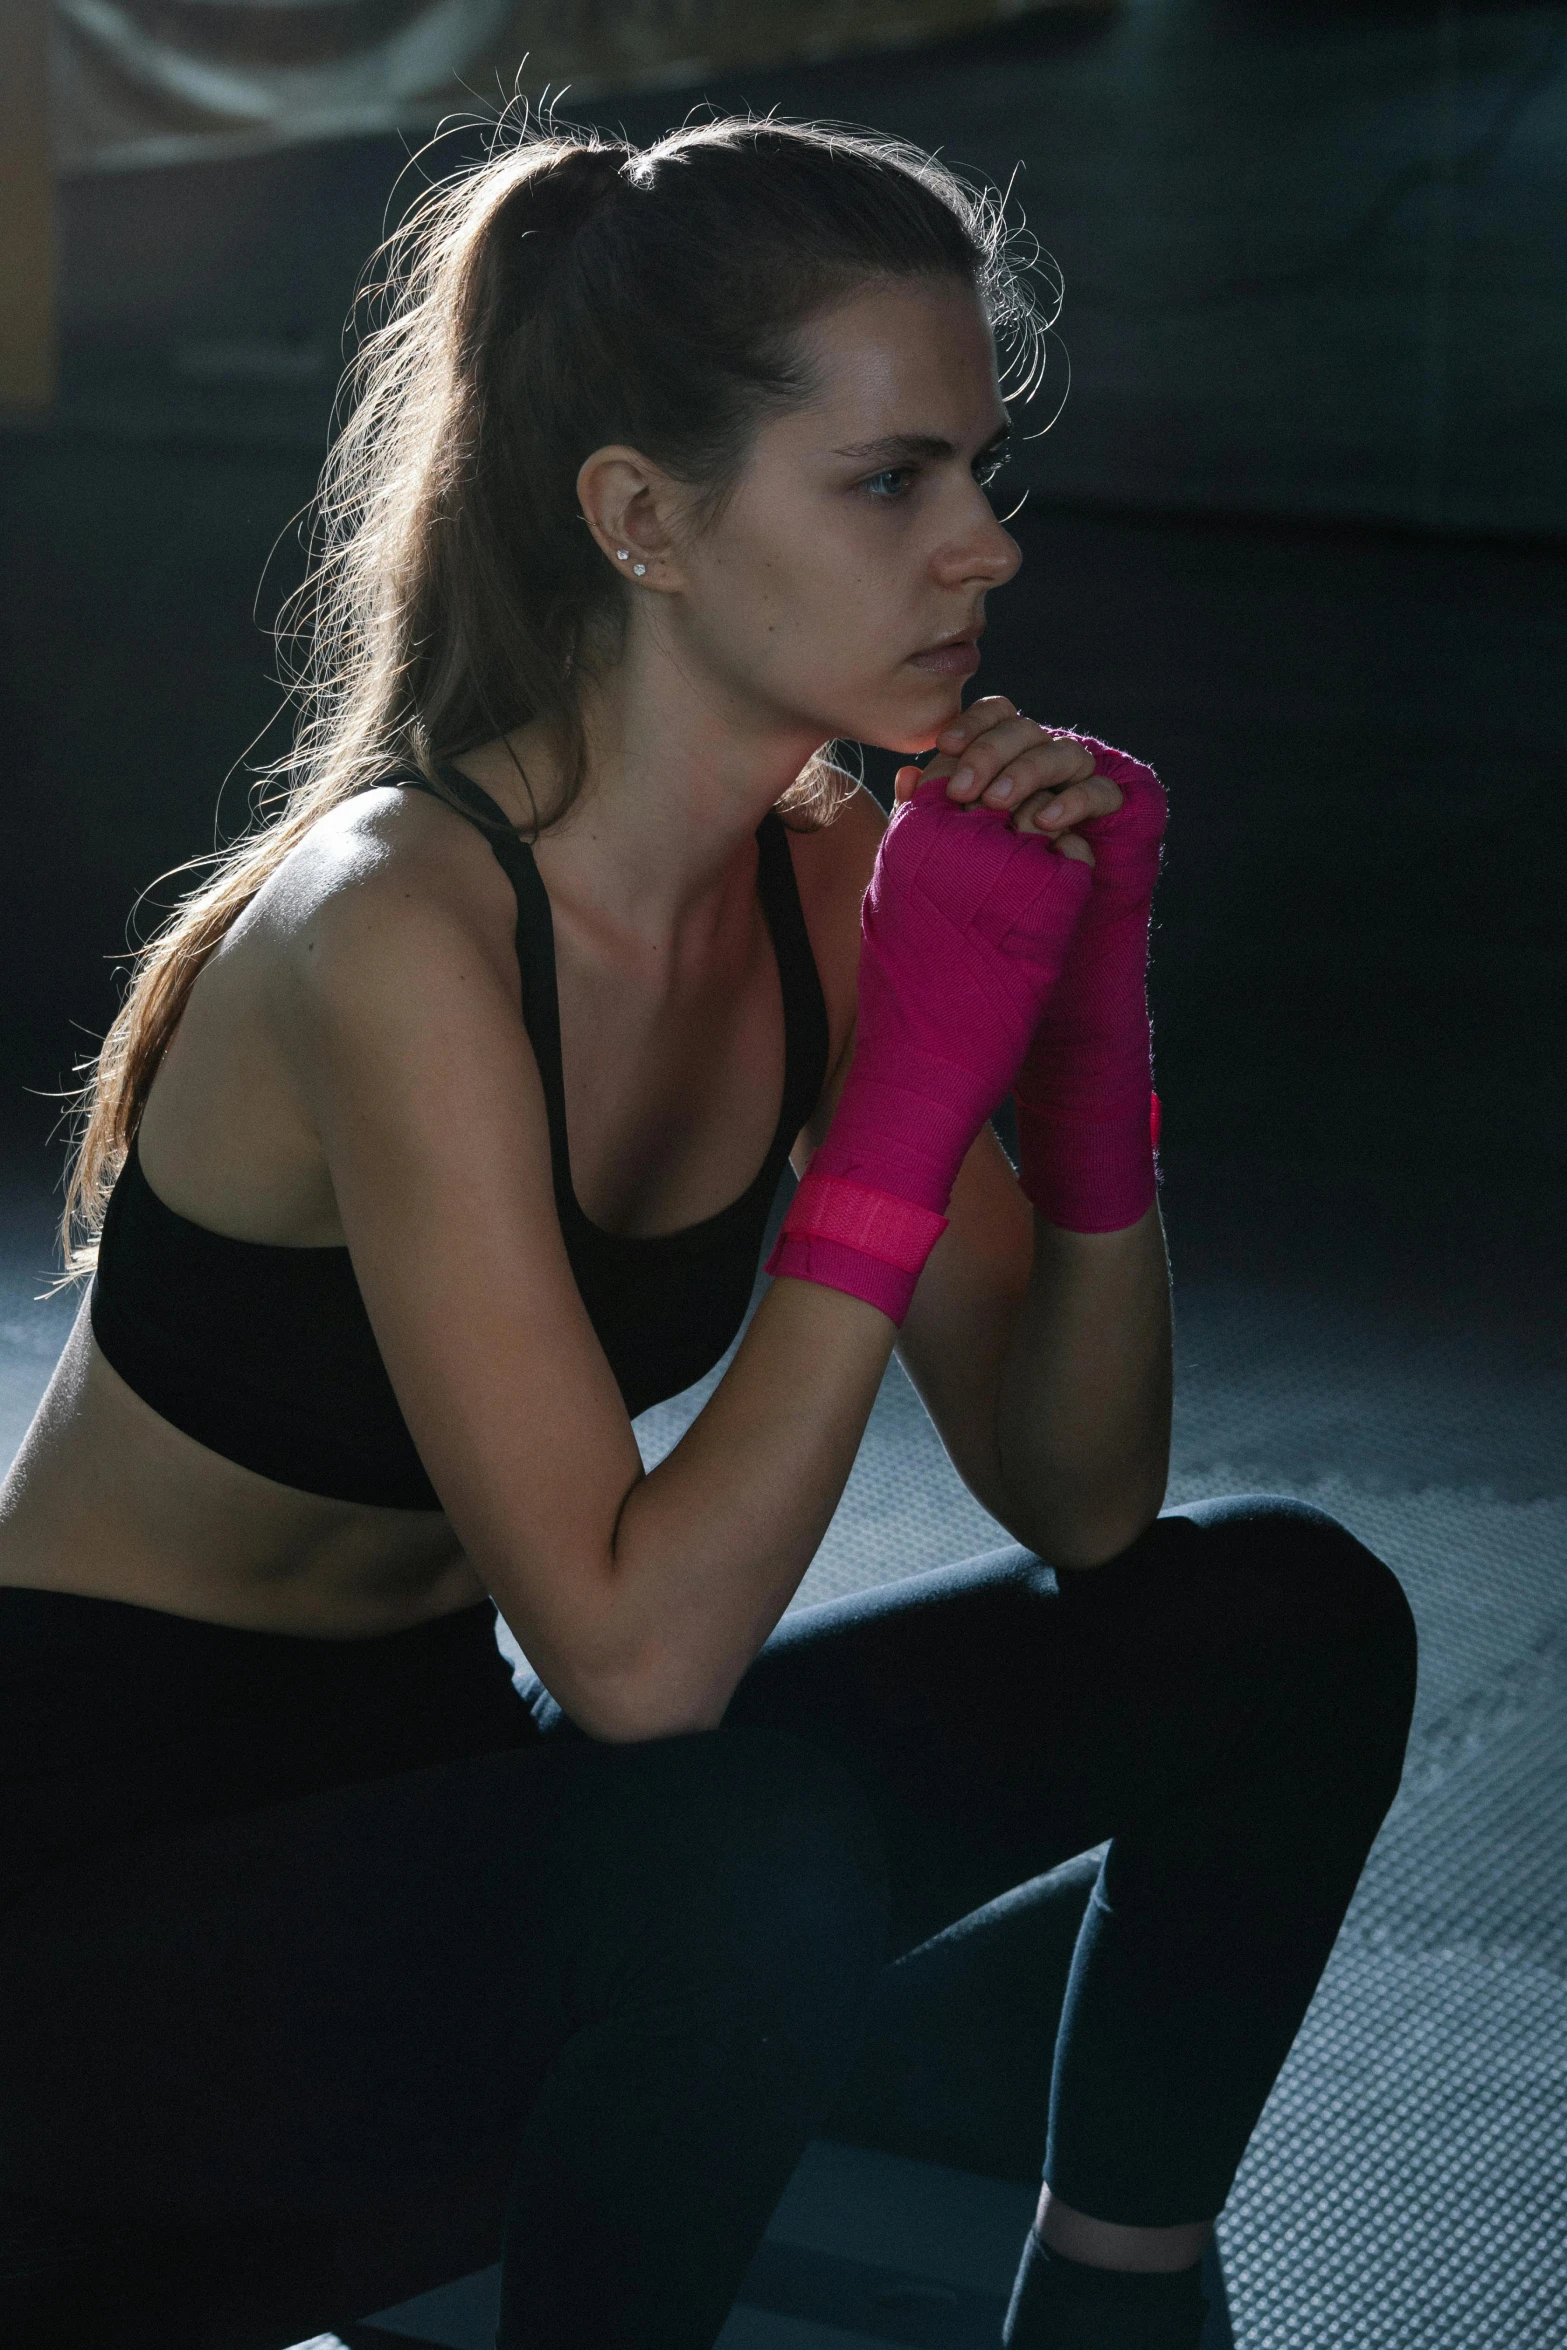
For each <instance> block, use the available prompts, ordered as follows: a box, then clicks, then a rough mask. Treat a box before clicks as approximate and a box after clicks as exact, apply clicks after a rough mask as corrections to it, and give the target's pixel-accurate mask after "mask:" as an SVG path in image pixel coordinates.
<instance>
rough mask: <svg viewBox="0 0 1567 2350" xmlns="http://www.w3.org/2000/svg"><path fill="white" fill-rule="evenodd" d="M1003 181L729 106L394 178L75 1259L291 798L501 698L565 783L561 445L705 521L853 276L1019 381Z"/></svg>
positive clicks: (1017, 292) (283, 833) (135, 998)
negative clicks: (298, 536)
mask: <svg viewBox="0 0 1567 2350" xmlns="http://www.w3.org/2000/svg"><path fill="white" fill-rule="evenodd" d="M1005 209H1006V208H1005V204H1004V202H1003V201H1002V200H1001V199H1000V198H999V197H997V196H996V195H995V194H994V193H993V192H992V191H991V190H989V189H987V188H973V187H970V186H968V185H967V184H965V183H964V182H963V181H962V180H960V179H958V178H957V177H956V176H955V175H954V174H953V173H952V172H951V171H949V170H948V169H947V168H946V166H945V165H943V164H941V163H938V162H937V161H936V160H935V159H934V158H933V157H932V156H930V155H927V154H925V153H924V152H922V151H921V150H920V149H918V148H915V147H911V146H907V145H905V144H903V143H902V142H900V141H897V140H893V139H889V138H885V137H882V136H880V135H879V134H877V133H874V132H870V131H864V130H858V129H854V128H849V127H844V126H840V125H834V124H824V123H786V122H781V121H778V120H776V119H774V118H767V119H762V120H758V119H754V118H741V117H730V118H725V119H719V120H714V121H710V122H703V123H697V124H692V125H688V126H687V127H686V128H684V129H681V130H678V131H674V132H671V133H670V134H669V135H668V136H667V137H666V138H663V139H660V140H659V141H658V142H657V143H656V144H655V145H653V146H651V147H647V148H644V149H641V150H638V149H635V148H632V147H629V146H624V145H620V144H618V143H615V142H613V141H611V140H609V139H607V138H604V137H602V136H601V135H599V134H598V133H597V132H593V131H575V130H574V131H571V132H569V133H567V134H565V135H563V134H562V132H561V130H560V128H559V126H558V125H557V124H555V123H554V122H543V123H539V122H534V123H530V122H529V121H528V120H527V119H526V117H524V119H523V120H522V122H521V123H520V125H512V126H509V127H508V126H504V125H503V128H502V132H501V134H500V135H498V136H497V138H496V140H495V142H494V144H493V146H492V148H491V151H490V153H489V154H488V156H487V158H486V159H485V160H484V161H483V162H481V163H479V164H478V165H476V166H475V167H473V168H472V169H470V170H467V171H464V172H463V173H461V174H460V175H458V176H457V177H455V178H453V179H449V180H446V181H444V182H441V183H438V184H437V185H436V186H434V187H433V188H431V189H430V190H429V191H428V192H427V193H426V194H425V195H424V196H423V197H422V198H421V199H420V200H419V201H418V203H417V204H416V205H415V206H414V208H413V210H412V211H411V213H410V214H409V216H408V218H407V219H406V221H405V222H404V224H403V225H402V227H401V228H400V229H399V230H398V231H397V232H396V234H395V235H394V236H393V237H392V238H391V239H390V240H389V241H388V243H387V245H386V246H385V247H383V249H382V252H381V254H380V255H378V256H377V260H378V261H380V262H384V264H385V267H384V272H383V274H382V276H381V279H380V282H379V284H378V285H377V286H376V287H375V288H374V289H373V292H372V294H371V295H370V297H369V300H370V301H371V303H372V304H373V305H374V308H373V311H372V317H371V321H370V330H369V331H368V332H367V333H366V335H365V338H364V340H363V342H362V344H361V347H360V349H359V352H358V355H357V357H356V358H355V359H354V361H353V363H352V364H351V366H350V368H349V371H348V374H347V376H346V377H345V379H344V394H345V398H344V401H343V409H344V413H345V414H346V422H345V423H344V424H343V425H342V428H341V430H340V431H339V432H338V434H337V437H336V439H335V441H334V444H333V447H332V450H331V453H330V455H329V456H328V459H327V463H326V468H325V471H324V474H323V476H322V481H321V487H320V491H319V494H318V498H317V501H316V505H315V509H314V529H313V539H312V548H313V561H312V565H311V569H310V573H309V576H308V578H307V580H306V582H305V585H304V586H303V588H301V590H300V591H299V593H298V595H297V597H296V598H295V599H293V601H292V604H291V606H290V607H289V608H288V610H287V611H286V612H285V615H284V620H283V622H282V623H281V624H280V630H279V636H280V642H281V643H282V645H283V648H284V656H285V661H286V662H287V663H288V664H289V675H290V679H291V692H292V694H293V696H294V698H295V700H296V702H297V704H298V706H299V721H298V726H297V730H296V735H295V741H294V747H293V749H292V751H291V752H290V753H289V755H288V756H287V757H286V758H284V759H283V760H281V761H280V762H278V764H277V765H276V766H274V767H273V768H271V769H270V770H268V772H267V773H266V775H265V776H264V777H263V779H262V784H261V789H260V791H259V793H258V795H257V808H258V815H257V820H256V822H255V823H254V824H253V825H252V827H251V828H250V829H249V830H248V831H247V832H245V833H244V834H242V835H241V837H240V838H239V839H238V840H237V841H235V842H234V843H233V844H232V845H231V846H230V847H229V848H228V849H226V850H224V851H222V852H221V853H220V854H219V855H218V856H217V857H216V858H214V859H213V860H212V861H211V862H212V870H211V871H210V873H209V875H208V878H207V879H206V880H205V881H204V882H203V883H202V884H201V885H200V886H199V887H198V888H196V889H194V890H193V891H192V892H191V893H190V894H189V895H188V896H187V897H186V898H185V900H184V902H183V903H182V904H181V906H180V907H179V908H178V909H177V911H176V912H175V913H174V914H173V916H172V917H171V918H170V920H169V921H168V922H167V923H166V924H165V925H164V927H163V928H162V930H161V931H160V932H159V933H158V934H157V935H156V936H155V937H154V938H153V939H152V940H151V941H150V943H149V944H148V945H147V946H145V947H144V948H143V949H142V950H141V951H140V953H139V954H138V955H137V957H136V960H135V964H134V967H133V973H132V978H131V983H130V986H129V988H128V991H127V994H126V997H125V1001H124V1003H123V1005H122V1007H121V1009H120V1012H119V1014H118V1016H117V1018H116V1019H115V1021H114V1022H113V1025H112V1026H111V1027H110V1029H109V1032H108V1035H107V1036H106V1037H105V1039H104V1043H103V1048H102V1050H101V1052H100V1053H99V1055H98V1058H97V1062H96V1065H95V1067H94V1068H93V1069H92V1070H91V1073H90V1076H89V1080H88V1083H87V1085H86V1087H85V1088H84V1092H83V1095H82V1101H81V1107H82V1111H83V1117H82V1124H81V1133H80V1140H79V1144H78V1148H77V1150H76V1154H75V1160H74V1164H73V1167H72V1171H71V1177H70V1184H69V1188H68V1195H67V1201H66V1215H65V1242H66V1261H67V1265H68V1267H69V1269H70V1271H71V1272H72V1273H79V1272H84V1271H86V1270H87V1269H88V1268H89V1267H90V1266H91V1264H92V1262H93V1260H94V1256H95V1253H96V1235H97V1232H98V1230H99V1227H100V1226H101V1223H102V1219H103V1211H104V1208H105V1205H106V1204H107V1199H108V1194H109V1191H110V1189H111V1187H112V1185H113V1182H114V1178H115V1176H116V1174H117V1173H118V1171H119V1168H120V1165H121V1163H122V1162H123V1159H124V1156H125V1153H126V1151H127V1149H128V1148H129V1146H130V1141H131V1137H132V1136H133V1135H134V1133H135V1130H136V1126H137V1122H138V1120H139V1119H140V1116H141V1113H142V1109H143V1106H144V1104H145V1102H146V1099H147V1094H148V1091H149V1089H150V1087H151V1084H152V1080H153V1077H154V1075H155V1074H156V1072H157V1067H158V1063H159V1060H160V1059H161V1057H162V1054H163V1052H164V1050H165V1048H166V1047H167V1044H168V1042H169V1039H170V1037H171V1036H172V1034H173V1032H174V1029H175V1027H176V1025H177V1023H178V1021H179V1019H180V1016H181V1014H182V1012H183V1011H184V1008H185V1005H186V1002H187V1001H188V999H189V996H190V991H191V988H192V986H193V985H194V983H195V981H196V979H197V977H198V975H199V974H200V972H201V970H202V967H203V965H204V964H205V963H206V962H207V960H208V958H209V956H211V955H212V954H213V953H214V952H215V950H216V949H217V947H218V946H219V944H220V943H221V941H222V939H223V937H224V935H225V933H226V932H227V931H228V930H229V929H230V927H231V926H232V924H233V923H234V922H235V921H236V920H237V919H238V917H239V916H240V914H241V913H243V911H244V909H245V908H246V907H247V906H248V905H249V904H250V902H251V900H252V899H253V898H254V897H255V896H256V894H257V892H258V891H259V890H260V889H261V887H262V886H263V884H264V883H265V882H266V881H267V880H268V878H269V877H270V876H271V875H272V874H273V873H274V872H275V871H276V870H277V868H278V866H279V865H280V864H281V863H282V861H283V859H284V858H285V857H286V856H287V855H288V854H289V852H290V851H291V850H292V849H293V848H294V847H295V846H296V844H297V843H298V842H299V841H300V840H302V839H303V838H304V836H305V834H306V833H307V832H308V831H309V830H310V828H311V826H312V825H313V824H314V823H315V822H316V821H317V819H318V818H319V817H320V816H322V815H323V814H324V813H325V812H326V811H327V810H328V809H329V808H333V807H335V806H337V805H338V804H339V803H340V802H341V801H343V800H345V799H348V798H350V797H351V796H352V795H353V794H354V793H356V792H359V791H363V790H365V789H367V788H369V787H370V786H371V785H373V784H375V783H377V782H379V781H380V780H381V779H383V778H384V777H385V776H386V775H387V774H388V773H390V772H392V771H394V770H396V769H398V768H403V769H407V768H409V767H416V768H418V769H419V770H420V771H421V772H422V773H423V774H424V775H426V776H427V777H428V778H429V779H430V781H431V782H432V783H433V784H436V785H437V786H439V780H440V779H439V775H438V772H437V769H438V766H439V763H440V762H441V761H442V760H445V759H451V758H453V757H456V756H459V755H460V754H461V753H462V752H463V751H465V750H471V749H473V748H475V747H476V746H477V745H478V744H480V743H484V742H490V741H494V740H497V739H498V738H500V737H502V736H504V735H506V734H509V733H510V732H512V731H513V730H514V729H515V728H517V727H519V726H521V725H522V724H523V723H525V722H526V721H529V720H541V721H543V722H544V723H545V724H546V726H547V727H549V729H550V730H551V732H552V734H553V735H554V736H555V737H556V738H557V739H558V740H559V742H560V743H561V745H562V746H563V750H564V758H563V761H562V773H563V777H564V781H563V784H562V788H561V789H560V791H559V793H558V794H557V797H556V799H555V802H554V804H553V805H552V806H551V808H550V809H549V811H548V812H547V813H546V814H542V815H541V813H540V811H539V809H538V806H537V803H533V817H534V824H533V830H534V831H535V832H537V831H539V830H541V829H543V827H544V826H545V825H547V824H549V823H553V822H554V821H556V820H557V819H558V818H559V817H560V816H561V815H562V814H563V813H564V811H565V809H566V808H567V807H569V805H570V804H571V801H572V800H573V798H574V797H575V796H576V794H577V792H578V791H579V790H580V789H581V785H582V781H583V772H584V757H585V752H584V742H583V732H582V723H581V718H580V713H579V704H578V698H577V696H578V688H579V687H580V684H581V681H582V677H583V675H584V673H585V672H588V673H591V672H592V671H593V670H594V669H595V668H596V667H597V666H598V665H600V664H602V663H604V662H606V661H608V662H612V661H613V660H614V658H615V657H616V654H617V652H618V649H619V645H620V641H621V634H620V632H621V629H622V626H623V622H624V613H625V609H626V605H625V598H626V594H627V590H626V589H625V588H624V586H623V585H622V583H621V582H620V580H619V579H618V578H617V577H616V576H615V575H614V573H613V571H612V570H611V568H610V567H609V566H608V565H606V564H605V562H604V560H603V558H602V555H601V554H600V552H599V550H598V548H597V546H596V545H595V543H594V540H593V537H592V534H591V532H590V531H589V530H588V527H587V524H586V522H585V520H584V518H583V516H582V514H581V511H580V509H579V507H578V503H577V496H576V477H577V474H578V471H579V470H580V468H581V465H582V463H583V460H584V459H585V458H586V457H588V456H589V455H590V454H591V453H592V451H593V450H594V449H596V448H602V447H603V446H605V445H606V444H607V443H609V442H613V441H619V442H626V443H629V444H630V445H631V446H632V447H634V448H638V449H640V450H642V451H643V452H644V453H645V454H646V455H647V456H649V457H650V458H652V459H653V461H654V462H655V463H656V464H658V465H659V466H661V467H662V468H663V469H664V470H665V471H666V472H668V473H669V474H671V475H672V476H673V477H674V478H675V479H676V480H678V481H680V482H682V483H683V484H689V485H690V487H691V490H692V492H693V500H692V514H693V519H694V520H695V522H696V523H697V525H698V526H699V527H700V526H702V525H703V524H706V523H710V522H711V521H712V519H713V518H714V517H715V516H716V515H717V513H718V512H719V511H720V510H721V508H722V505H723V501H724V499H725V497H726V496H727V494H728V493H729V491H730V490H731V489H732V488H733V486H734V483H735V481H736V480H737V478H738V476H739V474H740V472H741V470H742V468H743V465H744V462H745V457H746V453H747V450H748V447H749V445H750V441H751V438H752V436H753V434H754V432H755V430H756V428H757V426H758V424H759V423H760V422H761V421H762V419H763V418H764V417H765V416H767V415H768V414H770V413H776V412H778V411H779V410H781V409H783V408H786V407H788V406H789V405H791V404H795V403H798V402H800V401H802V400H804V399H806V398H808V397H809V394H810V389H811V386H810V383H809V380H808V378H807V376H806V374H805V371H804V367H803V363H802V360H801V357H800V355H799V351H798V347H797V340H796V337H797V330H798V329H799V327H800V326H801V325H802V324H803V323H804V321H805V320H806V319H808V318H809V317H810V316H811V315H812V314H813V313H815V312H817V311H818V310H819V309H820V308H821V307H822V305H823V304H824V303H825V302H827V301H829V300H832V299H833V298H835V297H837V296H841V295H843V294H847V293H849V292H852V291H853V289H854V288H855V287H857V286H860V285H864V284H866V283H870V282H873V281H875V280H877V279H884V278H906V277H924V276H933V277H953V276H956V277H958V278H960V279H961V280H963V281H964V282H965V283H967V284H969V285H971V286H972V287H973V288H974V289H975V291H976V292H977V293H978V294H979V295H980V298H981V300H982V301H983V303H984V305H985V308H986V311H987V314H988V315H989V317H990V319H991V322H992V325H993V327H994V329H995V331H996V334H997V337H998V342H999V343H1000V346H1001V349H1002V353H1003V359H1004V364H1005V366H1006V367H1007V368H1008V370H1009V371H1010V372H1011V373H1012V374H1013V375H1016V374H1017V373H1018V372H1019V371H1020V370H1021V372H1022V373H1023V375H1024V376H1025V377H1026V381H1025V382H1024V383H1023V385H1022V389H1023V390H1024V393H1025V396H1026V392H1027V390H1029V389H1031V388H1032V384H1033V382H1034V380H1035V377H1036V372H1037V368H1038V366H1039V363H1040V354H1041V350H1042V343H1041V336H1040V327H1039V321H1038V318H1037V314H1036V310H1035V305H1034V301H1033V296H1032V290H1031V286H1030V282H1029V278H1028V273H1027V267H1026V264H1020V263H1019V262H1017V261H1015V260H1014V259H1013V258H1012V257H1011V253H1010V251H1009V243H1008V234H1007V228H1006V219H1005ZM519 772H521V771H520V769H519ZM523 781H524V784H525V785H526V784H527V778H526V776H524V777H523ZM850 788H851V786H850V784H849V780H848V778H846V777H845V775H844V774H843V773H842V771H841V770H840V769H838V768H836V767H835V766H833V765H831V764H830V763H829V762H828V761H827V760H826V759H825V758H823V757H820V756H818V757H817V758H816V759H813V760H812V761H811V762H810V764H809V765H808V766H807V767H806V769H805V770H804V772H803V773H802V774H801V775H800V776H799V777H798V778H797V779H796V781H795V782H794V783H793V784H792V785H791V786H790V788H789V790H788V791H787V792H786V793H785V794H784V795H783V798H782V799H781V800H780V801H779V803H778V805H779V807H780V809H781V810H783V811H784V812H785V813H786V814H791V813H792V814H797V815H799V816H800V817H802V818H804V819H805V820H806V821H807V822H812V821H814V822H818V823H821V822H830V821H831V819H832V817H833V816H834V815H835V814H836V812H837V809H838V807H839V805H841V801H842V798H843V796H844V795H845V793H846V792H847V790H848V789H850ZM529 798H530V802H531V801H532V791H531V787H529Z"/></svg>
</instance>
